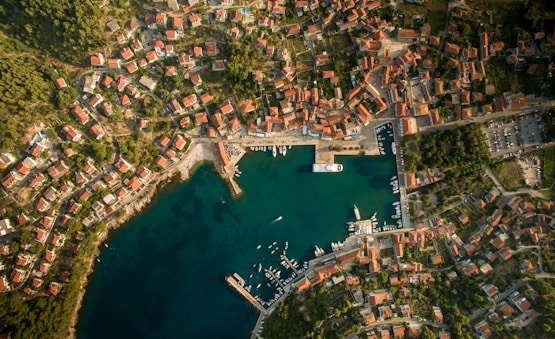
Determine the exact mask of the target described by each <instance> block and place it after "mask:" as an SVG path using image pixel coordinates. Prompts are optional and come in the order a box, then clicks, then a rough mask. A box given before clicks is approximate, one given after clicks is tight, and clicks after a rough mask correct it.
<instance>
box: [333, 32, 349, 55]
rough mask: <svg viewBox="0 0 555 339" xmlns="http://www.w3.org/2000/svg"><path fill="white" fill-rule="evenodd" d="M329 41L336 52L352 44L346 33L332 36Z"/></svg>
mask: <svg viewBox="0 0 555 339" xmlns="http://www.w3.org/2000/svg"><path fill="white" fill-rule="evenodd" d="M330 40H331V42H330V43H331V45H332V47H333V49H334V50H335V51H336V52H340V51H342V50H344V49H345V48H347V47H349V46H351V45H352V44H353V43H352V41H351V38H350V37H349V35H347V34H346V33H344V34H338V35H334V36H333V37H332V38H331V39H330Z"/></svg>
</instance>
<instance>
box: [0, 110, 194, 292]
mask: <svg viewBox="0 0 555 339" xmlns="http://www.w3.org/2000/svg"><path fill="white" fill-rule="evenodd" d="M87 112H88V110H87V109H86V108H80V107H79V106H75V107H73V108H72V110H71V114H72V115H73V117H74V118H75V120H77V122H78V123H80V124H86V123H87V121H88V120H89V113H87ZM93 126H97V125H96V124H95V125H93ZM74 133H77V134H75V135H81V134H80V132H79V130H77V129H76V128H74V127H72V126H71V125H65V126H64V127H63V128H62V129H61V131H60V136H62V137H64V138H66V140H67V141H73V142H79V141H81V140H79V139H76V138H75V137H74ZM81 142H84V141H81ZM52 144H53V142H52V141H51V140H50V139H49V137H48V136H46V134H43V133H37V134H36V135H35V136H34V138H33V139H32V141H31V143H30V145H29V146H28V147H27V155H26V156H25V157H24V158H23V159H21V160H16V158H15V156H13V155H11V154H9V153H3V154H2V155H1V156H0V159H1V161H2V162H1V163H0V164H1V165H2V166H3V167H2V168H8V167H11V168H12V169H11V170H10V171H9V172H8V173H7V174H6V175H5V176H4V177H2V181H1V184H2V187H3V188H4V190H6V191H7V192H8V193H9V194H14V195H19V196H21V197H22V199H23V192H27V194H28V197H27V198H24V200H28V201H29V202H31V205H32V208H33V211H28V213H27V212H20V213H19V214H17V215H15V216H11V217H10V218H6V219H3V220H1V221H0V235H1V236H5V235H8V236H9V235H10V233H12V232H15V231H16V227H17V228H18V229H21V228H24V229H31V230H32V239H31V242H30V243H22V244H21V246H20V248H19V251H18V252H17V253H11V250H12V249H11V248H10V247H9V246H2V247H0V291H9V290H11V289H14V288H19V287H20V286H22V285H24V284H25V285H24V289H23V291H24V292H25V293H27V294H34V293H37V292H38V293H47V294H51V295H57V294H58V293H59V292H60V291H61V290H62V288H63V285H64V284H65V283H67V282H68V279H69V272H70V268H71V266H72V258H71V257H72V256H73V255H75V254H76V253H77V250H78V249H79V246H80V242H81V240H82V239H83V237H84V236H85V234H84V233H82V232H78V233H77V234H76V235H74V236H72V237H69V236H68V229H69V226H70V224H71V223H79V224H82V225H84V226H85V227H93V226H94V225H95V224H96V223H98V222H100V221H102V220H106V219H107V218H108V217H111V216H114V215H116V213H117V212H118V211H119V210H120V209H122V208H124V207H125V206H126V205H127V204H129V203H130V202H131V201H133V200H135V199H136V198H137V197H139V196H140V195H141V194H142V193H143V192H144V191H145V189H146V188H147V187H149V184H150V183H151V182H153V181H155V180H156V179H157V178H158V176H159V174H158V173H156V170H157V167H156V166H159V168H165V167H167V166H169V165H170V164H171V163H172V162H175V161H177V160H178V159H179V157H180V156H181V155H182V154H183V152H184V151H186V148H187V145H188V140H187V139H186V138H185V137H184V136H183V135H182V134H176V135H175V136H173V137H172V138H171V139H170V138H168V137H166V136H165V135H164V136H162V137H161V138H160V139H159V140H158V141H157V142H156V145H157V146H158V149H159V151H160V154H159V155H158V156H157V157H156V158H155V160H154V161H153V163H152V164H151V165H149V166H144V165H143V166H138V167H137V168H135V167H134V166H133V165H132V164H131V163H129V162H128V161H126V160H125V159H123V158H120V159H118V160H117V161H116V162H115V163H114V165H113V166H108V167H106V168H104V169H99V168H97V166H96V164H95V162H94V160H93V159H91V158H90V157H86V158H85V159H84V160H83V161H82V162H81V163H76V164H75V165H74V166H70V165H68V164H67V163H66V161H65V157H67V158H68V159H72V158H74V157H75V156H76V153H75V152H74V151H73V150H72V149H71V148H66V149H63V155H64V157H61V154H59V152H58V151H57V150H55V149H54V147H53V146H52ZM146 191H148V189H147V190H146ZM33 201H34V202H33ZM83 206H86V208H83ZM14 221H15V224H14V225H15V226H16V227H14V226H12V224H13V222H14ZM70 238H71V239H70ZM66 239H67V240H69V241H67V244H66ZM37 246H38V247H40V248H41V250H39V251H36V248H37ZM62 249H64V251H61V250H62ZM67 249H69V252H68V251H67ZM58 252H60V253H62V252H63V253H70V254H68V255H57V254H58ZM37 253H38V254H37ZM52 265H61V266H60V267H62V268H63V269H64V270H63V271H62V273H60V275H59V277H50V276H48V271H49V268H50V267H51V266H52ZM43 281H48V282H49V283H48V284H44V285H43Z"/></svg>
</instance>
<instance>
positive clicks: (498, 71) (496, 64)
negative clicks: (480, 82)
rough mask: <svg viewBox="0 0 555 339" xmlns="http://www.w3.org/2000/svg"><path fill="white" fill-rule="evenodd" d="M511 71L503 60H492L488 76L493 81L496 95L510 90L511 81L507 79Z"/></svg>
mask: <svg viewBox="0 0 555 339" xmlns="http://www.w3.org/2000/svg"><path fill="white" fill-rule="evenodd" d="M511 71H512V70H510V69H509V65H507V63H506V62H505V61H504V60H493V62H492V63H491V66H490V68H489V70H488V75H489V77H490V80H492V81H493V83H494V85H495V89H496V92H497V93H502V92H506V91H510V90H511V80H510V79H509V73H510V72H511Z"/></svg>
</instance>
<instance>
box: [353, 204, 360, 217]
mask: <svg viewBox="0 0 555 339" xmlns="http://www.w3.org/2000/svg"><path fill="white" fill-rule="evenodd" d="M353 210H354V212H355V218H356V219H357V221H358V220H360V211H359V210H358V207H357V205H356V204H355V205H354V208H353Z"/></svg>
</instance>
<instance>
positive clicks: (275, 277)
mask: <svg viewBox="0 0 555 339" xmlns="http://www.w3.org/2000/svg"><path fill="white" fill-rule="evenodd" d="M264 272H266V273H268V274H269V275H270V276H271V277H272V278H273V279H274V280H275V281H276V283H278V285H279V286H281V288H283V290H284V291H285V285H283V283H282V282H281V281H280V280H279V278H278V277H277V276H276V275H275V274H274V272H272V271H270V270H269V269H267V268H266V269H264Z"/></svg>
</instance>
